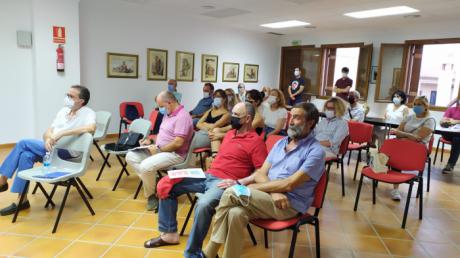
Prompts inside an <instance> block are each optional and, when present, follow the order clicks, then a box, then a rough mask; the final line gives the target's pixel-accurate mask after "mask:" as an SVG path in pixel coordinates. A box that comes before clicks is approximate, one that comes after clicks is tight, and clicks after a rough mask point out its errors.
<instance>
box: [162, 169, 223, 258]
mask: <svg viewBox="0 0 460 258" xmlns="http://www.w3.org/2000/svg"><path fill="white" fill-rule="evenodd" d="M221 180H222V179H220V178H217V177H215V176H212V175H210V174H206V179H197V178H185V179H184V180H183V181H181V182H180V183H178V184H176V185H174V187H173V188H172V189H171V192H169V197H168V198H167V199H164V200H160V204H159V207H158V225H159V230H160V232H164V233H174V232H177V219H176V215H177V197H178V196H180V195H182V194H185V193H204V194H203V195H202V196H200V198H199V199H198V201H197V202H196V205H195V215H194V220H193V225H192V231H191V232H190V235H189V237H188V241H187V246H186V248H185V252H184V256H185V257H187V258H189V257H190V258H191V257H203V256H202V252H201V247H202V245H203V240H204V238H205V237H206V234H207V233H208V230H209V227H210V226H211V221H212V216H213V215H214V213H215V212H216V207H217V205H218V204H219V201H220V197H221V196H222V194H223V193H224V189H221V188H219V187H217V183H219V182H220V181H221Z"/></svg>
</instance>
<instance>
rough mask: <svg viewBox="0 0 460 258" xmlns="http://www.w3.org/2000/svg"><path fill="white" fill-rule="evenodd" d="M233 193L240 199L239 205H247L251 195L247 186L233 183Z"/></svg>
mask: <svg viewBox="0 0 460 258" xmlns="http://www.w3.org/2000/svg"><path fill="white" fill-rule="evenodd" d="M232 188H233V191H234V192H235V195H236V196H237V197H238V199H239V200H240V203H241V205H243V206H248V205H249V197H250V196H251V191H250V190H249V188H248V187H246V186H244V185H234V186H232Z"/></svg>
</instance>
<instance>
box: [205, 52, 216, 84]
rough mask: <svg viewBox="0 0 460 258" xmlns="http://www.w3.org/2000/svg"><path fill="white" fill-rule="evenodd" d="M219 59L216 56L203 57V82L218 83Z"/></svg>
mask: <svg viewBox="0 0 460 258" xmlns="http://www.w3.org/2000/svg"><path fill="white" fill-rule="evenodd" d="M218 61H219V59H218V57H217V56H215V55H206V54H203V55H201V81H202V82H217V65H218V63H219V62H218Z"/></svg>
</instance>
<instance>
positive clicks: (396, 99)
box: [393, 97, 401, 106]
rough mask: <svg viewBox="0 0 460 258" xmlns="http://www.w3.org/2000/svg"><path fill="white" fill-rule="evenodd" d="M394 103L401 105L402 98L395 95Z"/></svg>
mask: <svg viewBox="0 0 460 258" xmlns="http://www.w3.org/2000/svg"><path fill="white" fill-rule="evenodd" d="M393 103H394V104H395V105H396V106H399V105H401V99H400V98H397V97H394V98H393Z"/></svg>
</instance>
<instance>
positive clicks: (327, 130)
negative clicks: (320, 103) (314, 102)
mask: <svg viewBox="0 0 460 258" xmlns="http://www.w3.org/2000/svg"><path fill="white" fill-rule="evenodd" d="M323 112H324V114H325V115H326V118H323V119H321V121H320V122H319V123H318V126H317V127H316V128H315V138H316V140H318V141H319V143H320V144H321V146H322V147H323V149H324V151H325V152H326V158H335V157H337V154H339V150H340V145H341V144H342V141H343V139H345V137H346V136H347V135H348V122H347V121H346V120H344V119H343V115H344V114H343V113H344V112H345V104H344V101H343V100H341V99H340V98H339V97H332V98H330V99H328V100H327V101H326V102H325V103H324V108H323Z"/></svg>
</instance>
